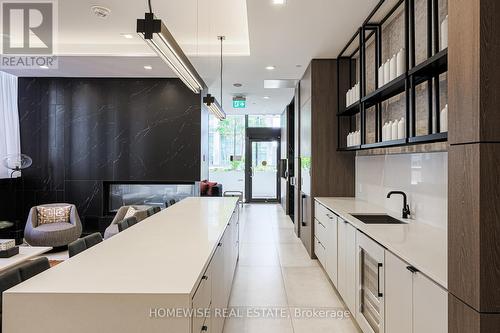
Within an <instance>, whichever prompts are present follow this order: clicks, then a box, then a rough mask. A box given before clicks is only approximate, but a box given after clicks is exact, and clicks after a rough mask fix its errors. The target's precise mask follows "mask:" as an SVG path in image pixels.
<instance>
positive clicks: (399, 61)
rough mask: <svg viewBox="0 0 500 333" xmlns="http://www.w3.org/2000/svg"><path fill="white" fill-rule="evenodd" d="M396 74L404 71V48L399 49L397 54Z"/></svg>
mask: <svg viewBox="0 0 500 333" xmlns="http://www.w3.org/2000/svg"><path fill="white" fill-rule="evenodd" d="M396 67H397V68H396V76H400V75H403V74H404V72H405V71H406V51H405V49H401V50H399V52H398V54H397V66H396Z"/></svg>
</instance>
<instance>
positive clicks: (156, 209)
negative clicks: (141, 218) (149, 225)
mask: <svg viewBox="0 0 500 333" xmlns="http://www.w3.org/2000/svg"><path fill="white" fill-rule="evenodd" d="M160 211H161V208H160V207H158V206H154V207H151V208H149V209H148V211H147V212H148V217H150V216H153V215H155V214H156V213H158V212H160Z"/></svg>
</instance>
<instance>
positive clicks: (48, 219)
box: [36, 206, 71, 225]
mask: <svg viewBox="0 0 500 333" xmlns="http://www.w3.org/2000/svg"><path fill="white" fill-rule="evenodd" d="M36 210H37V219H38V224H39V225H40V224H49V223H70V222H69V215H70V213H71V206H61V207H43V206H41V207H37V208H36Z"/></svg>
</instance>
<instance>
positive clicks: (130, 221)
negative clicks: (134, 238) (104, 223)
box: [117, 216, 139, 232]
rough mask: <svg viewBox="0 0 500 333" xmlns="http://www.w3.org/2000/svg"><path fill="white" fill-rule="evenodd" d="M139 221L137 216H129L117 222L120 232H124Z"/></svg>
mask: <svg viewBox="0 0 500 333" xmlns="http://www.w3.org/2000/svg"><path fill="white" fill-rule="evenodd" d="M137 223H139V221H137V218H136V217H135V216H131V217H127V218H126V219H124V220H123V221H120V222H118V223H117V225H118V232H122V231H124V230H125V229H128V228H130V227H131V226H133V225H135V224H137Z"/></svg>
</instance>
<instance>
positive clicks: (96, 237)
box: [68, 232, 102, 258]
mask: <svg viewBox="0 0 500 333" xmlns="http://www.w3.org/2000/svg"><path fill="white" fill-rule="evenodd" d="M100 242H102V236H101V234H100V233H98V232H96V233H93V234H91V235H88V236H85V237H83V238H80V239H77V240H76V241H74V242H72V243H71V244H69V245H68V254H69V257H70V258H71V257H74V256H76V255H77V254H78V253H81V252H83V251H85V250H87V249H90V248H91V247H92V246H95V245H97V244H99V243H100Z"/></svg>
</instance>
